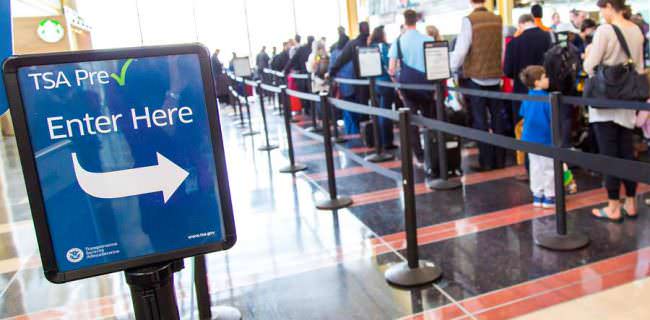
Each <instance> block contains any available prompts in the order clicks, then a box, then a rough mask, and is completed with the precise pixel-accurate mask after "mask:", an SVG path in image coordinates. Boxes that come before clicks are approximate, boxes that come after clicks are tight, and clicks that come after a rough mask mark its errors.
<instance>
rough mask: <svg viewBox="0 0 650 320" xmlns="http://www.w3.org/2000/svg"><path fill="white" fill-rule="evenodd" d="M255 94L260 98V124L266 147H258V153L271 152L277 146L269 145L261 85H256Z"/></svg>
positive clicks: (259, 83)
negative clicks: (262, 128)
mask: <svg viewBox="0 0 650 320" xmlns="http://www.w3.org/2000/svg"><path fill="white" fill-rule="evenodd" d="M257 94H258V96H259V97H260V109H261V110H262V123H263V124H264V139H265V142H266V145H264V146H261V147H259V148H258V149H257V150H259V151H271V150H274V149H277V148H278V146H277V145H272V144H270V143H269V128H268V124H267V122H266V107H265V106H264V90H262V83H261V82H258V83H257Z"/></svg>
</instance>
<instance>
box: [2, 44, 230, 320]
mask: <svg viewBox="0 0 650 320" xmlns="http://www.w3.org/2000/svg"><path fill="white" fill-rule="evenodd" d="M4 78H5V82H6V85H7V93H8V97H9V101H10V105H11V108H12V110H11V111H12V114H13V115H14V119H13V122H14V127H15V129H16V139H17V142H18V151H19V154H20V160H21V164H22V168H23V173H24V176H25V180H26V185H27V191H28V196H29V203H30V207H31V211H32V216H33V220H34V225H35V228H36V236H37V240H38V245H39V249H40V254H41V260H42V264H43V269H44V272H45V277H46V278H47V279H48V280H50V281H51V282H54V283H64V282H69V281H73V280H78V279H83V278H88V277H94V276H97V275H102V274H107V273H112V272H118V271H126V278H127V282H128V283H129V285H130V286H131V292H132V299H133V302H134V309H135V313H136V317H137V318H138V319H160V318H164V319H177V318H178V311H177V308H176V303H175V296H174V288H173V274H174V273H175V272H177V271H179V270H181V269H182V268H183V264H182V259H183V258H187V257H193V256H197V255H201V254H206V253H210V252H215V251H220V250H227V249H229V248H231V247H232V246H233V245H234V244H235V241H236V234H235V225H234V218H233V212H232V204H231V199H230V191H229V187H228V176H227V170H226V161H225V156H224V147H223V142H222V141H223V140H222V137H221V127H220V124H219V120H218V119H219V115H218V112H219V111H218V108H217V105H216V101H217V100H216V93H215V91H214V90H215V89H214V85H213V81H214V80H213V78H212V75H211V71H210V58H209V53H208V51H207V49H205V48H204V47H202V46H199V45H181V46H163V47H148V48H131V49H126V50H100V51H80V52H70V53H55V54H46V55H27V56H20V57H12V58H10V59H9V60H7V62H6V63H5V64H4Z"/></svg>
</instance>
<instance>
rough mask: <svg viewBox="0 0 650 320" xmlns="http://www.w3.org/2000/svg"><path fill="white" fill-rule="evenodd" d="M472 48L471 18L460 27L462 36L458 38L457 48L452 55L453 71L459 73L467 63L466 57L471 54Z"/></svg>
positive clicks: (464, 19) (465, 19) (465, 20)
mask: <svg viewBox="0 0 650 320" xmlns="http://www.w3.org/2000/svg"><path fill="white" fill-rule="evenodd" d="M471 46H472V22H471V21H469V18H467V17H465V18H463V23H462V25H461V27H460V34H459V35H458V37H457V38H456V47H455V49H454V51H453V52H452V53H451V58H450V59H451V62H450V64H451V70H452V71H454V72H457V71H458V70H460V68H461V67H462V66H463V63H465V57H467V54H468V53H469V49H470V47H471Z"/></svg>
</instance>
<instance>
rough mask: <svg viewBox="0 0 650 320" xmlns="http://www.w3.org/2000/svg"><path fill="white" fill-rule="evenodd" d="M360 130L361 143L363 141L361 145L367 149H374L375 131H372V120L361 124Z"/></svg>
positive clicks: (373, 128)
mask: <svg viewBox="0 0 650 320" xmlns="http://www.w3.org/2000/svg"><path fill="white" fill-rule="evenodd" d="M360 130H361V141H363V145H364V146H366V147H368V148H374V147H375V131H374V130H375V126H374V123H373V122H372V120H370V121H363V122H361V124H360Z"/></svg>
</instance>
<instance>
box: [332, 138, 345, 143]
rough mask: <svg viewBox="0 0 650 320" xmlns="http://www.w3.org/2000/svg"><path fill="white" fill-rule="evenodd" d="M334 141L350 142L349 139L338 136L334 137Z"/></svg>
mask: <svg viewBox="0 0 650 320" xmlns="http://www.w3.org/2000/svg"><path fill="white" fill-rule="evenodd" d="M332 141H334V143H346V142H348V139H346V138H341V137H338V138H333V139H332Z"/></svg>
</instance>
